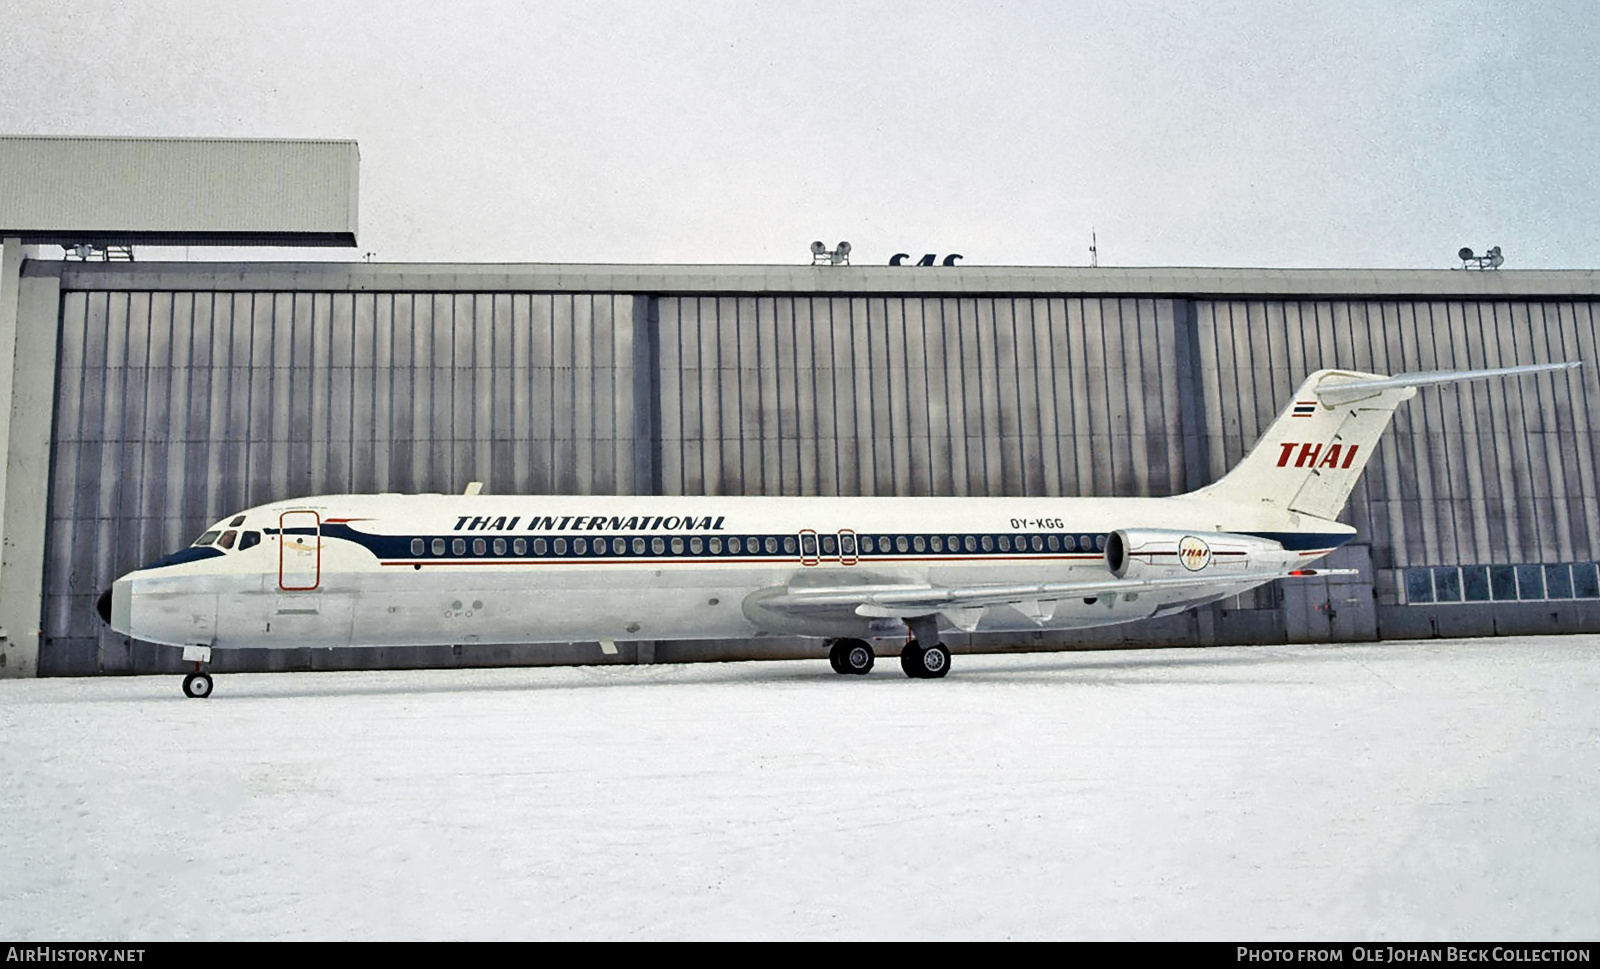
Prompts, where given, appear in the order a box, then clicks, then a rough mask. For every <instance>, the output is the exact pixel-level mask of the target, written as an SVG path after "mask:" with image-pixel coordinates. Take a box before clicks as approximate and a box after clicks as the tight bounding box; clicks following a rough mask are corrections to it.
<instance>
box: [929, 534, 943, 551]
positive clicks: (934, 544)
mask: <svg viewBox="0 0 1600 969" xmlns="http://www.w3.org/2000/svg"><path fill="white" fill-rule="evenodd" d="M928 547H929V548H931V549H933V550H934V551H935V552H942V551H944V539H943V538H941V537H939V536H938V535H935V536H933V537H932V538H930V539H928Z"/></svg>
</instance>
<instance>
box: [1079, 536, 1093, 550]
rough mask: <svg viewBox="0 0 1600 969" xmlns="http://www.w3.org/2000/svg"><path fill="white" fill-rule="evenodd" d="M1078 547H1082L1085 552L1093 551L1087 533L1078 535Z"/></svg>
mask: <svg viewBox="0 0 1600 969" xmlns="http://www.w3.org/2000/svg"><path fill="white" fill-rule="evenodd" d="M1078 547H1079V548H1081V549H1083V550H1084V551H1085V552H1092V551H1094V543H1093V542H1091V541H1089V536H1087V535H1079V536H1078Z"/></svg>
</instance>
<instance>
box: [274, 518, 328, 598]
mask: <svg viewBox="0 0 1600 969" xmlns="http://www.w3.org/2000/svg"><path fill="white" fill-rule="evenodd" d="M291 519H292V520H291ZM308 519H309V520H308ZM291 528H310V529H311V547H310V548H309V549H307V550H306V551H308V552H310V553H311V557H312V558H311V562H310V566H311V567H310V568H309V569H306V568H300V567H298V563H297V566H296V567H295V568H292V569H291V570H290V571H289V572H287V573H286V572H285V571H284V567H283V566H284V552H285V551H286V550H287V549H288V547H289V542H290V541H291V540H293V541H294V542H295V543H296V544H297V545H302V546H303V544H304V539H305V537H306V536H304V535H294V536H291V535H290V534H289V529H291ZM296 554H299V553H296ZM306 575H309V576H310V577H311V584H310V585H299V584H295V585H290V584H289V582H288V581H286V580H287V579H293V580H294V581H295V582H296V583H299V582H300V581H301V578H302V576H306ZM321 584H322V516H320V515H318V514H317V513H316V512H314V511H286V512H283V513H282V514H280V515H279V516H278V588H280V589H282V590H283V591H285V592H310V591H311V590H312V589H315V588H316V587H317V586H319V585H321Z"/></svg>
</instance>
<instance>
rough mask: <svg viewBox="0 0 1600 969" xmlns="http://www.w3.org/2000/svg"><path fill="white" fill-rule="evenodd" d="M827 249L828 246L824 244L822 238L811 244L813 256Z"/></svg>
mask: <svg viewBox="0 0 1600 969" xmlns="http://www.w3.org/2000/svg"><path fill="white" fill-rule="evenodd" d="M827 251H828V247H827V246H825V245H823V244H822V242H821V241H820V240H819V241H817V242H813V243H812V244H811V254H812V255H813V256H820V255H822V254H823V253H825V252H827Z"/></svg>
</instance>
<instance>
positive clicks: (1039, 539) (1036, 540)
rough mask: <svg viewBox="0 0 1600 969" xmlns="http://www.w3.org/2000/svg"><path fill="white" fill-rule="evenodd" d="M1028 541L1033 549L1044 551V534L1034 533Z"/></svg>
mask: <svg viewBox="0 0 1600 969" xmlns="http://www.w3.org/2000/svg"><path fill="white" fill-rule="evenodd" d="M1028 541H1029V543H1030V544H1032V545H1033V550H1034V551H1035V552H1042V551H1044V536H1043V535H1035V536H1033V538H1031V539H1029V540H1028Z"/></svg>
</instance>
